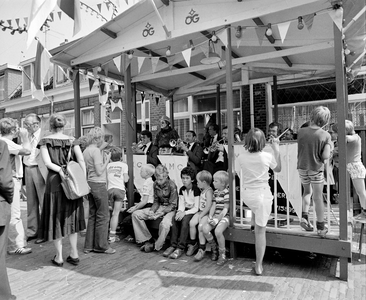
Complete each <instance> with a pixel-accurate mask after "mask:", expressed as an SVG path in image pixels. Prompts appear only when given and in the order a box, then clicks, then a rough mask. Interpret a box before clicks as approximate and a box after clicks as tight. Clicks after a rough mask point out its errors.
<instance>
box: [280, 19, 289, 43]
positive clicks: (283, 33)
mask: <svg viewBox="0 0 366 300" xmlns="http://www.w3.org/2000/svg"><path fill="white" fill-rule="evenodd" d="M290 24H291V22H284V23H280V24H277V27H278V31H279V33H280V37H281V41H282V43H283V41H284V40H285V38H286V35H287V31H288V29H289V27H290Z"/></svg>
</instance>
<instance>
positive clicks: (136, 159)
mask: <svg viewBox="0 0 366 300" xmlns="http://www.w3.org/2000/svg"><path fill="white" fill-rule="evenodd" d="M145 164H146V155H134V156H133V177H134V179H133V183H134V184H135V187H136V189H137V190H138V191H139V193H140V194H141V192H142V186H143V184H144V181H145V179H143V178H141V176H140V171H141V166H142V165H145Z"/></svg>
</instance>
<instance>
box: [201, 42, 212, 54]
mask: <svg viewBox="0 0 366 300" xmlns="http://www.w3.org/2000/svg"><path fill="white" fill-rule="evenodd" d="M199 48H200V49H201V51H202V53H203V54H204V55H205V56H206V57H208V52H209V51H210V48H209V47H208V43H204V44H202V45H200V46H199Z"/></svg>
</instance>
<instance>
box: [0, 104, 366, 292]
mask: <svg viewBox="0 0 366 300" xmlns="http://www.w3.org/2000/svg"><path fill="white" fill-rule="evenodd" d="M329 120H330V112H329V109H328V108H326V107H323V106H319V107H317V108H315V109H314V110H313V111H312V112H311V115H310V120H309V122H308V123H307V124H306V125H307V126H304V127H303V128H300V129H299V130H298V132H297V143H298V161H297V169H298V172H299V176H300V179H301V183H302V187H303V198H302V201H303V202H302V203H303V210H302V216H301V220H300V226H301V227H302V228H303V229H304V230H306V231H313V227H312V224H311V222H309V207H310V202H311V199H312V200H313V202H314V206H315V212H316V220H317V221H316V232H317V234H318V235H319V236H320V237H325V236H326V234H327V231H328V228H327V226H326V224H325V222H324V203H323V196H322V193H323V186H324V162H325V160H328V159H331V158H332V157H334V156H336V154H335V153H336V151H335V147H334V137H333V136H332V137H331V135H330V133H329V132H327V131H326V130H324V126H325V125H329ZM160 121H161V131H160V132H159V133H158V134H157V136H156V139H155V140H154V141H153V140H152V133H151V132H150V131H147V130H144V131H142V132H141V134H140V136H141V141H140V142H139V143H138V144H135V145H133V152H134V153H139V154H143V155H146V156H147V160H146V164H144V165H142V167H141V171H140V175H141V177H142V178H143V179H144V183H143V188H142V190H141V193H140V196H141V199H140V201H136V202H135V203H134V204H133V205H132V206H130V207H128V208H127V209H125V210H123V211H122V213H121V209H122V203H123V201H125V200H126V188H125V184H126V182H128V181H129V180H130V178H129V176H128V166H127V164H126V163H124V162H123V161H122V149H121V148H119V147H115V146H112V145H111V144H110V142H111V141H110V140H109V142H106V141H105V135H104V133H103V131H102V129H101V128H99V127H95V128H93V129H91V130H90V131H89V132H88V133H87V134H86V135H85V136H83V137H81V138H79V139H75V138H74V137H72V136H68V135H65V134H64V132H63V131H64V128H65V125H66V119H65V118H64V116H63V115H62V114H57V113H56V114H53V115H51V117H50V118H49V130H50V131H49V133H48V134H47V135H44V133H43V132H42V131H41V127H40V119H39V117H38V116H37V115H35V114H30V115H27V116H26V117H25V120H24V127H25V128H19V126H18V123H17V121H16V120H13V119H11V118H3V119H1V120H0V133H1V137H0V158H1V160H0V166H1V167H0V178H1V179H0V180H1V184H0V204H1V206H0V208H1V209H0V268H1V269H0V272H1V273H2V274H0V275H3V274H4V272H6V269H5V247H6V245H7V240H8V246H7V252H8V253H9V254H18V255H22V254H28V253H31V252H32V249H31V248H30V247H29V246H28V244H27V242H29V241H30V240H32V239H34V240H35V243H37V244H38V243H43V242H47V241H53V244H54V247H55V255H54V257H53V258H52V259H51V262H52V264H54V265H55V266H58V267H62V266H63V263H64V258H63V257H64V256H63V247H62V243H63V238H65V237H68V239H69V243H70V246H71V247H70V253H68V255H67V258H66V260H65V261H66V262H67V263H70V264H73V265H78V264H79V263H80V260H79V254H78V249H77V239H78V233H81V232H85V230H86V232H85V243H84V249H83V251H84V253H86V254H87V253H90V252H96V253H105V254H114V253H115V252H116V250H115V249H113V248H112V247H111V244H113V243H115V242H118V241H119V236H118V234H117V229H122V230H123V231H124V233H125V234H126V238H125V240H126V241H128V242H135V243H136V244H137V245H138V246H139V248H140V250H141V251H145V252H153V251H155V252H158V253H160V252H162V255H163V256H165V257H169V258H172V259H177V258H179V257H181V256H182V255H183V254H184V253H185V254H186V255H187V256H193V255H194V260H195V261H200V260H202V259H203V258H204V256H205V251H206V246H207V245H209V248H211V259H212V260H213V261H217V264H218V265H223V264H225V262H226V260H227V257H226V249H225V237H224V232H225V230H226V229H227V228H228V226H229V210H230V205H229V174H228V172H227V170H228V153H227V143H228V134H229V133H228V128H227V127H224V128H223V129H222V130H221V136H220V135H219V134H220V129H219V127H218V126H217V125H216V124H210V125H209V126H208V128H207V129H208V131H207V137H206V138H205V141H204V143H203V144H200V143H199V142H198V141H197V135H196V133H195V132H194V131H192V130H188V131H187V132H186V134H185V139H184V140H180V139H179V135H178V133H177V132H176V131H175V130H174V129H173V128H172V127H171V125H170V120H169V118H168V117H166V116H163V117H162V118H161V120H160ZM331 129H332V132H335V133H337V131H338V126H337V124H333V125H332V126H331ZM285 131H286V133H287V134H286V136H285V135H283V137H284V138H285V139H286V140H292V139H294V133H293V131H292V130H291V129H287V130H285ZM285 131H283V132H285ZM346 134H347V136H346V141H347V171H348V172H349V174H350V176H351V178H352V181H353V184H354V186H355V189H356V192H357V194H358V196H359V199H360V204H361V207H362V212H361V214H360V215H358V216H356V219H365V218H366V192H365V183H364V179H365V173H366V171H365V167H364V165H363V164H362V162H361V139H360V137H359V136H358V135H357V134H356V133H355V131H354V127H353V124H352V122H350V121H348V120H346ZM280 137H281V135H280V124H278V123H271V124H270V126H269V130H268V135H267V138H266V135H265V134H264V132H263V131H262V130H260V129H258V128H252V129H250V130H249V132H248V133H246V134H245V136H244V148H245V151H244V152H243V153H242V154H241V155H240V156H239V157H238V158H237V159H238V163H239V165H240V168H241V170H242V177H243V178H241V179H242V184H243V186H242V187H241V188H242V189H243V192H242V199H241V201H243V202H244V203H245V204H246V205H247V206H248V207H249V208H250V209H251V211H252V226H253V228H254V232H255V248H256V263H255V266H254V268H253V271H254V273H255V274H256V275H261V274H262V273H263V257H264V253H265V249H266V225H267V222H268V220H269V217H270V214H271V209H272V200H273V195H272V192H271V190H270V186H269V182H268V181H269V175H268V174H269V171H270V169H271V170H273V171H274V172H279V171H281V158H280V150H279V142H280ZM234 138H235V140H236V141H238V140H241V138H242V136H241V132H240V131H238V130H235V131H234ZM171 141H174V143H172V142H171ZM268 143H269V144H270V146H271V148H272V151H263V149H264V147H265V146H266V145H268ZM171 152H177V153H180V154H181V155H186V156H187V157H188V163H187V166H186V167H184V168H183V169H182V171H181V180H182V184H183V186H182V187H181V188H180V189H179V190H178V189H177V185H176V184H175V182H174V181H172V180H171V179H170V177H169V172H168V170H167V168H166V167H165V166H163V165H162V164H161V163H160V161H159V158H158V155H159V154H167V153H171ZM69 155H71V160H73V161H76V162H78V163H79V165H80V166H81V167H82V170H83V172H84V174H85V176H86V178H87V182H88V184H89V186H90V194H89V195H88V196H86V197H84V198H79V199H76V200H69V199H68V198H67V197H66V194H65V192H64V191H63V188H62V185H61V181H62V179H63V178H64V177H65V171H64V166H65V165H66V162H67V160H68V156H69ZM23 166H24V168H23ZM23 169H24V172H23ZM23 173H24V176H23ZM23 177H25V178H24V179H25V186H26V195H27V226H26V230H24V227H23V223H22V220H21V216H20V194H21V190H22V188H23V185H24V182H23ZM85 203H88V205H87V206H86V205H85ZM84 207H87V209H85V210H84ZM121 216H122V222H120V221H121ZM154 220H158V221H159V225H158V228H159V229H158V235H157V236H155V237H154V235H153V234H152V230H151V228H149V224H150V222H151V221H154ZM169 233H170V234H171V238H170V246H169V247H167V248H164V246H165V244H166V239H167V236H168V235H169ZM4 270H5V271H4ZM1 278H3V277H2V276H1ZM4 278H5V277H4ZM0 291H1V293H4V294H5V295H8V294H9V295H10V288H9V283H8V281H7V276H6V280H3V281H2V282H1V283H0Z"/></svg>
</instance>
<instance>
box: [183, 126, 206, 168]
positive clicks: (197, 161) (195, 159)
mask: <svg viewBox="0 0 366 300" xmlns="http://www.w3.org/2000/svg"><path fill="white" fill-rule="evenodd" d="M196 140H197V135H196V133H195V132H194V131H193V130H188V131H187V132H186V135H185V143H180V149H181V151H182V152H183V153H184V154H185V155H187V156H188V163H187V166H188V167H191V168H192V169H193V170H195V172H196V174H197V173H198V172H199V171H201V169H202V166H201V159H202V155H203V148H202V147H201V145H200V144H199V143H197V142H196Z"/></svg>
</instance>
